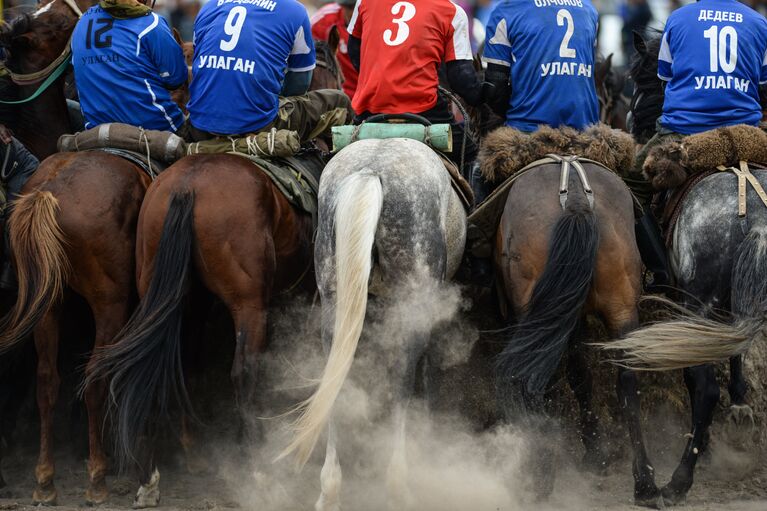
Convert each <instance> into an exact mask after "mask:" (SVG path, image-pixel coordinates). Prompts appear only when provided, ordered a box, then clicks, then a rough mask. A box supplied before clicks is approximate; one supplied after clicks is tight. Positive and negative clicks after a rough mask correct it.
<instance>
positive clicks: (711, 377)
mask: <svg viewBox="0 0 767 511" xmlns="http://www.w3.org/2000/svg"><path fill="white" fill-rule="evenodd" d="M684 379H685V383H686V384H687V388H688V389H689V391H690V402H691V403H692V431H691V436H692V437H691V438H690V439H689V440H688V441H687V447H685V450H684V454H683V455H682V460H681V462H680V463H679V466H678V467H677V468H676V470H674V475H673V476H672V477H671V482H669V483H668V484H667V485H666V486H665V487H664V488H663V489H662V490H661V493H662V494H663V501H664V502H665V503H666V504H667V505H675V504H679V503H681V502H684V500H685V498H686V497H687V492H689V491H690V488H691V487H692V482H693V473H694V471H695V463H696V462H697V461H698V456H699V455H700V453H701V451H702V450H703V446H704V444H705V442H706V441H707V435H708V428H709V426H710V425H711V421H712V420H713V416H714V408H715V407H716V404H717V403H718V402H719V383H717V381H716V373H715V371H714V366H713V365H711V364H707V365H703V366H695V367H689V368H687V369H685V370H684Z"/></svg>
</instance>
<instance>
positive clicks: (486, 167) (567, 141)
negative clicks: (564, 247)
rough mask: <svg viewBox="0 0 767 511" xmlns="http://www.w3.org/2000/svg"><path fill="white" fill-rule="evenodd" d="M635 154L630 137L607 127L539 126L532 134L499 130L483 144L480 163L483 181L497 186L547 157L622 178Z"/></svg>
mask: <svg viewBox="0 0 767 511" xmlns="http://www.w3.org/2000/svg"><path fill="white" fill-rule="evenodd" d="M634 153H635V144H634V140H633V139H632V138H631V135H629V134H628V133H624V132H622V131H619V130H614V129H612V128H610V127H609V126H607V125H606V124H594V125H592V126H589V127H588V128H586V129H585V130H584V131H577V130H574V129H572V128H567V127H563V128H550V127H547V126H542V127H541V128H540V129H539V130H538V131H536V132H534V133H532V134H527V133H523V132H521V131H519V130H516V129H514V128H509V127H502V128H498V129H497V130H495V131H493V132H492V133H490V134H489V135H488V136H487V138H486V139H485V141H484V142H483V143H482V147H481V149H480V151H479V161H480V169H481V171H482V176H483V177H484V178H485V180H487V181H490V182H493V183H498V182H501V181H504V180H505V179H506V178H508V177H509V176H511V175H513V174H515V173H516V172H518V171H520V170H522V169H523V168H524V167H525V166H527V165H529V164H531V163H533V162H534V161H536V160H540V159H541V158H544V157H545V156H546V155H547V154H558V155H562V156H565V155H578V156H582V157H583V158H588V159H589V160H594V161H595V162H597V163H601V164H602V165H604V166H605V167H607V168H608V169H611V170H614V171H616V172H618V173H619V174H621V175H624V174H625V173H627V172H628V171H629V170H630V169H631V168H632V166H633V164H634Z"/></svg>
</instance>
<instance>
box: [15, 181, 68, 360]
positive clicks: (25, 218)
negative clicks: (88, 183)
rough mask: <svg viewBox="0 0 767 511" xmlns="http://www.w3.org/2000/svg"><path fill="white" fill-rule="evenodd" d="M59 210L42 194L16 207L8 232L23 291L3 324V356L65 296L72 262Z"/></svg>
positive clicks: (47, 194) (25, 198) (21, 200)
mask: <svg viewBox="0 0 767 511" xmlns="http://www.w3.org/2000/svg"><path fill="white" fill-rule="evenodd" d="M58 210H59V201H58V200H57V199H56V197H54V196H53V194H52V193H51V192H44V191H39V190H37V191H34V192H32V193H30V194H27V195H24V196H22V197H20V198H19V199H18V200H17V201H16V203H15V204H14V206H13V212H12V213H11V217H10V220H9V225H8V229H9V231H10V233H9V234H10V240H11V243H10V245H11V248H12V250H13V255H14V261H15V264H16V273H17V275H18V281H19V291H18V297H17V299H16V303H15V304H14V306H13V309H12V310H11V311H10V312H9V313H8V315H7V316H6V317H4V318H3V319H2V321H1V322H0V353H3V352H6V351H8V350H10V349H12V348H13V347H14V346H15V345H16V344H18V343H19V342H21V341H22V340H23V339H25V338H26V337H27V335H28V334H29V333H30V332H31V331H32V329H33V328H34V326H35V324H37V322H38V321H39V320H40V318H41V317H42V316H43V315H44V314H45V313H46V312H48V310H49V309H50V308H51V306H52V305H53V304H54V303H56V302H57V301H58V300H59V299H60V298H61V296H62V294H63V292H64V287H65V286H66V282H67V276H68V274H69V260H68V259H67V255H66V252H65V250H64V233H63V232H62V231H61V227H60V226H59V223H58V220H57V218H56V214H57V213H58Z"/></svg>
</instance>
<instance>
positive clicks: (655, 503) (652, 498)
mask: <svg viewBox="0 0 767 511" xmlns="http://www.w3.org/2000/svg"><path fill="white" fill-rule="evenodd" d="M634 504H635V505H637V506H641V507H649V508H650V509H663V508H664V507H665V506H664V505H663V497H662V496H661V493H660V490H659V489H658V487H657V486H655V483H652V484H651V485H649V486H643V487H641V488H636V487H635V488H634Z"/></svg>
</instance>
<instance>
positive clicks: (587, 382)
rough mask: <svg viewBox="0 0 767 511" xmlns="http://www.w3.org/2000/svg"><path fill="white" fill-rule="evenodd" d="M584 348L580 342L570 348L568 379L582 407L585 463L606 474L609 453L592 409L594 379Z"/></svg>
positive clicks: (594, 470)
mask: <svg viewBox="0 0 767 511" xmlns="http://www.w3.org/2000/svg"><path fill="white" fill-rule="evenodd" d="M583 349H584V347H583V346H582V345H579V344H576V345H575V346H572V347H571V348H570V350H569V353H568V363H567V381H568V383H569V384H570V388H571V389H572V391H573V394H575V399H576V400H577V401H578V407H579V409H580V424H581V441H582V442H583V446H584V447H585V448H586V454H585V455H584V456H583V464H584V466H585V467H586V468H587V469H588V470H590V471H592V472H594V473H597V474H604V473H605V471H606V470H607V455H606V454H605V452H604V450H603V449H602V446H601V443H600V437H599V419H598V418H597V415H596V414H595V413H594V411H593V409H592V397H593V379H592V376H591V371H589V369H588V362H587V360H586V357H585V356H584V353H583Z"/></svg>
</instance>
